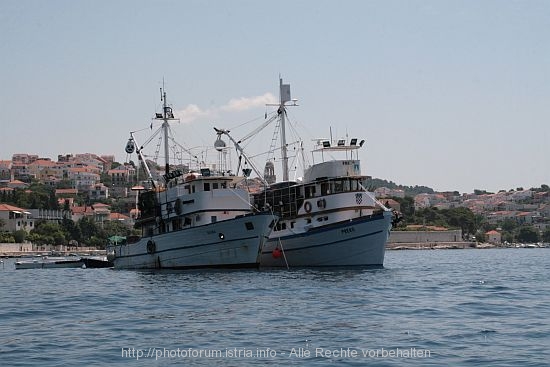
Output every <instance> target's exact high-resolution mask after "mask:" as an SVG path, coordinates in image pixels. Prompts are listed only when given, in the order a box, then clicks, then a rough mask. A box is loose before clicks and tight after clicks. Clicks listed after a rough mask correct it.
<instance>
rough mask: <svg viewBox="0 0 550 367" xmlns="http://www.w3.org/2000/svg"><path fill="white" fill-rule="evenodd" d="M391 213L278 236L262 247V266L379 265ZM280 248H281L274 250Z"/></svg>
mask: <svg viewBox="0 0 550 367" xmlns="http://www.w3.org/2000/svg"><path fill="white" fill-rule="evenodd" d="M391 221H392V213H391V212H389V211H385V212H384V213H383V215H378V216H374V217H372V218H367V217H360V218H357V219H354V220H351V221H345V222H339V223H334V224H331V225H327V226H322V227H319V228H315V229H311V230H309V231H307V232H304V233H300V234H293V235H290V236H285V237H281V238H278V237H276V236H274V234H275V235H276V233H275V232H274V233H273V234H272V236H271V238H270V239H269V241H268V242H267V244H266V246H264V249H263V250H262V257H261V260H260V264H261V266H262V267H286V266H287V264H288V266H289V267H312V266H314V267H324V266H370V267H382V266H383V264H384V254H385V245H386V241H387V239H388V235H389V231H390V228H391ZM277 248H278V249H279V250H280V251H278V250H276V249H277Z"/></svg>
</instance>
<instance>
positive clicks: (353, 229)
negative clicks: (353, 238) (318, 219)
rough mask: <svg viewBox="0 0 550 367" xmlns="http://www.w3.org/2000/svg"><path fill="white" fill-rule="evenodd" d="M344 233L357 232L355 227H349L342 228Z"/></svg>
mask: <svg viewBox="0 0 550 367" xmlns="http://www.w3.org/2000/svg"><path fill="white" fill-rule="evenodd" d="M341 232H342V234H348V233H353V232H355V227H347V228H344V229H342V230H341Z"/></svg>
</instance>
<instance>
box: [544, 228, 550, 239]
mask: <svg viewBox="0 0 550 367" xmlns="http://www.w3.org/2000/svg"><path fill="white" fill-rule="evenodd" d="M542 240H543V241H544V242H550V227H546V229H545V230H544V232H542Z"/></svg>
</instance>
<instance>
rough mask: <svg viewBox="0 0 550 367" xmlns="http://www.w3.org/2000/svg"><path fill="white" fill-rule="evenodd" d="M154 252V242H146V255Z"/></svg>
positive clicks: (155, 247)
mask: <svg viewBox="0 0 550 367" xmlns="http://www.w3.org/2000/svg"><path fill="white" fill-rule="evenodd" d="M156 250H157V245H156V244H155V241H153V240H149V241H147V253H148V254H154V253H155V251H156Z"/></svg>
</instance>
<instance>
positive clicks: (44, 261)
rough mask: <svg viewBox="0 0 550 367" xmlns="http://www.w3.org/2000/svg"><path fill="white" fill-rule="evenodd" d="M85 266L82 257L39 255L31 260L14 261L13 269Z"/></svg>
mask: <svg viewBox="0 0 550 367" xmlns="http://www.w3.org/2000/svg"><path fill="white" fill-rule="evenodd" d="M83 267H84V268H85V267H86V265H85V264H84V262H83V261H82V258H80V257H75V256H70V257H41V258H35V259H33V260H21V261H16V262H15V269H50V268H83Z"/></svg>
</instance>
